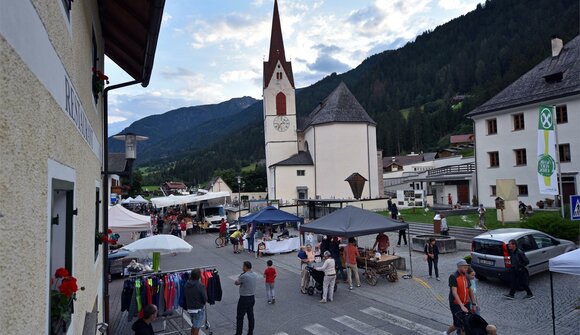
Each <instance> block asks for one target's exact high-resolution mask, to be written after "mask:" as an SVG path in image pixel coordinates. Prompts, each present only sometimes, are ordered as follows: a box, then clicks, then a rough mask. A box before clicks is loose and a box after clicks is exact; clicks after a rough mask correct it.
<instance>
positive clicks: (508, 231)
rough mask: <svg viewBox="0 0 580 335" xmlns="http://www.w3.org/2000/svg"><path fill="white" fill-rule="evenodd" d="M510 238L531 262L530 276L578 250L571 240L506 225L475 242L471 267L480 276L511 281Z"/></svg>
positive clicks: (476, 239) (484, 234)
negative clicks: (551, 259)
mask: <svg viewBox="0 0 580 335" xmlns="http://www.w3.org/2000/svg"><path fill="white" fill-rule="evenodd" d="M510 240H516V241H517V242H518V248H520V249H522V250H523V251H524V252H525V254H526V256H527V257H528V259H529V260H530V264H528V266H527V268H528V272H529V274H530V275H535V274H537V273H540V272H543V271H547V270H548V260H549V259H550V258H553V257H556V256H558V255H561V254H563V253H565V252H568V251H572V250H574V249H576V245H575V244H574V243H573V242H571V241H568V240H562V239H557V238H555V237H552V236H550V235H548V234H546V233H543V232H541V231H537V230H533V229H524V228H503V229H495V230H491V231H487V232H485V233H483V234H481V235H478V236H476V237H474V238H473V241H471V267H472V268H473V270H475V273H476V275H477V277H478V278H479V279H482V280H484V279H486V278H488V277H490V278H499V279H501V280H503V281H507V280H509V277H508V271H509V268H510V267H511V260H510V256H509V253H508V243H509V241H510Z"/></svg>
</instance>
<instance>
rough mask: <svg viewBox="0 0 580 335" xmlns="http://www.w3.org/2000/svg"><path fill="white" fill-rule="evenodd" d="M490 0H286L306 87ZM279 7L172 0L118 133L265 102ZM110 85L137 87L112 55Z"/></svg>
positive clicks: (116, 117)
mask: <svg viewBox="0 0 580 335" xmlns="http://www.w3.org/2000/svg"><path fill="white" fill-rule="evenodd" d="M481 1H482V0H374V1H373V0H279V1H278V6H279V11H280V21H281V24H282V34H283V38H284V46H285V50H286V57H287V58H288V60H290V61H292V69H293V71H294V81H295V84H296V87H297V88H299V87H306V86H309V85H311V84H313V83H315V82H317V81H318V80H320V79H322V78H324V77H325V76H327V75H329V74H331V73H333V72H336V73H339V74H340V73H343V72H346V71H348V70H350V69H352V68H355V67H356V66H358V65H359V64H360V63H361V62H362V61H363V60H365V59H366V58H368V57H369V56H372V55H374V54H377V53H380V52H382V51H385V50H392V49H397V48H400V47H402V46H404V45H405V43H407V42H409V41H413V40H414V39H415V37H416V36H417V35H420V34H421V33H423V32H425V31H427V30H433V29H435V28H436V27H437V26H439V25H441V24H444V23H445V22H448V21H450V20H451V19H453V18H455V17H458V16H461V15H463V14H465V13H467V12H469V11H472V10H474V9H475V7H476V5H477V4H478V3H479V2H481ZM273 5H274V0H221V1H215V0H166V3H165V10H164V14H163V21H162V24H161V31H160V34H159V41H158V43H157V52H156V55H155V63H154V66H153V72H152V76H151V82H150V84H149V86H148V87H147V88H143V87H141V86H140V85H134V86H129V87H126V88H122V89H118V90H113V91H111V92H110V94H109V132H110V133H111V134H115V133H118V132H120V131H122V130H123V129H124V128H125V127H127V126H129V125H130V124H131V123H132V122H134V121H136V120H139V119H141V118H143V117H146V116H148V115H153V114H162V113H165V112H167V111H170V110H173V109H176V108H180V107H187V106H196V105H203V104H213V103H219V102H222V101H226V100H229V99H232V98H236V97H242V96H251V97H253V98H256V99H261V97H262V66H263V65H262V64H263V62H264V61H266V60H267V59H265V57H267V55H268V50H269V44H270V32H271V25H272V11H273ZM105 73H106V74H107V75H108V76H109V78H110V84H111V85H112V84H117V83H122V82H125V81H129V80H132V79H131V78H130V77H129V76H128V75H127V74H126V73H125V72H124V71H123V70H121V69H120V68H119V67H118V66H117V65H116V64H115V63H114V62H112V61H111V60H109V59H108V58H107V59H106V60H105Z"/></svg>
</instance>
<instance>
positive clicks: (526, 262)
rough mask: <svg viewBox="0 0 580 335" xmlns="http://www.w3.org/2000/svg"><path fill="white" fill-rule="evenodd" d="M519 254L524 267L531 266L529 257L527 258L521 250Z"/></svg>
mask: <svg viewBox="0 0 580 335" xmlns="http://www.w3.org/2000/svg"><path fill="white" fill-rule="evenodd" d="M518 254H519V255H520V256H519V257H520V263H521V264H522V266H527V265H528V264H530V260H529V259H528V257H527V256H526V254H525V253H524V252H523V251H521V250H520V252H518Z"/></svg>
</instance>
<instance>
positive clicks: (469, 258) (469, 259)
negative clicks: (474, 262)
mask: <svg viewBox="0 0 580 335" xmlns="http://www.w3.org/2000/svg"><path fill="white" fill-rule="evenodd" d="M463 259H465V261H466V262H467V264H471V255H467V256H465V257H463Z"/></svg>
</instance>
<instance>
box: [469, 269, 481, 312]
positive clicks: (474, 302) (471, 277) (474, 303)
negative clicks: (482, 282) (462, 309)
mask: <svg viewBox="0 0 580 335" xmlns="http://www.w3.org/2000/svg"><path fill="white" fill-rule="evenodd" d="M467 279H469V282H470V283H471V290H472V291H473V300H472V301H471V305H472V306H475V312H474V313H475V314H476V315H479V313H480V312H479V302H477V283H476V282H475V271H474V270H473V269H472V268H469V269H467Z"/></svg>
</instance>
